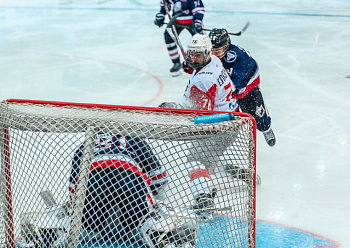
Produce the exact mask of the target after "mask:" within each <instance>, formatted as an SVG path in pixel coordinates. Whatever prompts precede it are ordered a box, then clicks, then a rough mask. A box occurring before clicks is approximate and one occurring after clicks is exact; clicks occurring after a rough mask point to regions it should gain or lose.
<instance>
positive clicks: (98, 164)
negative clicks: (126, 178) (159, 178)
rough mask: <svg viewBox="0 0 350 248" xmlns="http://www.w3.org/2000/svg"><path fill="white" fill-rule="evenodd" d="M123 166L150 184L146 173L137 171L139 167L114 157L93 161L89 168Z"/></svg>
mask: <svg viewBox="0 0 350 248" xmlns="http://www.w3.org/2000/svg"><path fill="white" fill-rule="evenodd" d="M113 167H114V168H123V169H125V170H128V171H131V172H133V173H135V174H136V175H138V176H141V177H142V178H143V179H144V180H145V181H146V183H147V184H148V185H151V181H150V180H149V178H148V176H147V174H145V173H143V172H141V171H139V169H138V168H137V167H136V166H134V165H133V164H131V163H128V162H126V161H120V160H116V159H110V160H100V161H96V162H93V163H92V165H91V167H90V170H95V169H100V168H113Z"/></svg>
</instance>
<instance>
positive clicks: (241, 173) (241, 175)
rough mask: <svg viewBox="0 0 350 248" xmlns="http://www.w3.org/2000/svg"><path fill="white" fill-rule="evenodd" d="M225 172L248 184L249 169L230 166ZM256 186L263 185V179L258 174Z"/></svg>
mask: <svg viewBox="0 0 350 248" xmlns="http://www.w3.org/2000/svg"><path fill="white" fill-rule="evenodd" d="M225 171H226V172H228V173H230V174H231V176H232V177H233V178H237V179H240V180H242V181H243V182H246V183H247V182H248V175H249V169H241V168H240V167H238V166H236V165H232V164H228V165H226V167H225ZM256 184H257V185H261V178H260V176H259V175H258V174H256Z"/></svg>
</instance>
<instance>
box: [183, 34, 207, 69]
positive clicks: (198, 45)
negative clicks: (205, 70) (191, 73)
mask: <svg viewBox="0 0 350 248" xmlns="http://www.w3.org/2000/svg"><path fill="white" fill-rule="evenodd" d="M212 49H213V46H212V44H211V40H210V38H209V36H208V35H203V34H195V35H194V36H193V37H192V39H191V41H190V43H189V44H188V45H187V63H188V65H189V66H190V67H192V68H193V69H194V70H197V71H198V70H200V69H201V68H202V67H204V66H205V65H207V64H208V63H209V61H210V56H211V51H212ZM193 52H195V53H198V52H201V53H203V56H204V61H203V63H198V62H191V58H190V54H191V53H193Z"/></svg>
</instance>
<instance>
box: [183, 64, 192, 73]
mask: <svg viewBox="0 0 350 248" xmlns="http://www.w3.org/2000/svg"><path fill="white" fill-rule="evenodd" d="M182 69H183V70H184V72H186V73H187V74H192V73H193V71H194V70H193V69H192V68H191V67H190V66H189V65H188V64H187V63H186V61H184V62H182Z"/></svg>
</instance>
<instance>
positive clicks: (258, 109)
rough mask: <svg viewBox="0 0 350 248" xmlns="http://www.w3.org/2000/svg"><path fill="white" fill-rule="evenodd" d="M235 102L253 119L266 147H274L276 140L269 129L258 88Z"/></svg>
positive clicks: (264, 107)
mask: <svg viewBox="0 0 350 248" xmlns="http://www.w3.org/2000/svg"><path fill="white" fill-rule="evenodd" d="M237 101H238V105H239V107H240V109H241V111H242V112H246V113H249V114H251V115H252V116H253V117H254V118H255V120H256V126H257V129H258V130H259V131H260V132H263V133H264V137H265V139H266V142H267V143H268V145H270V146H274V145H275V143H276V138H275V135H274V133H273V131H272V129H271V117H270V115H269V112H268V110H267V108H266V104H265V102H264V99H263V96H262V93H261V91H260V87H259V86H257V87H255V88H254V89H252V90H251V91H250V92H249V93H248V94H247V95H246V96H245V97H243V98H238V99H237Z"/></svg>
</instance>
